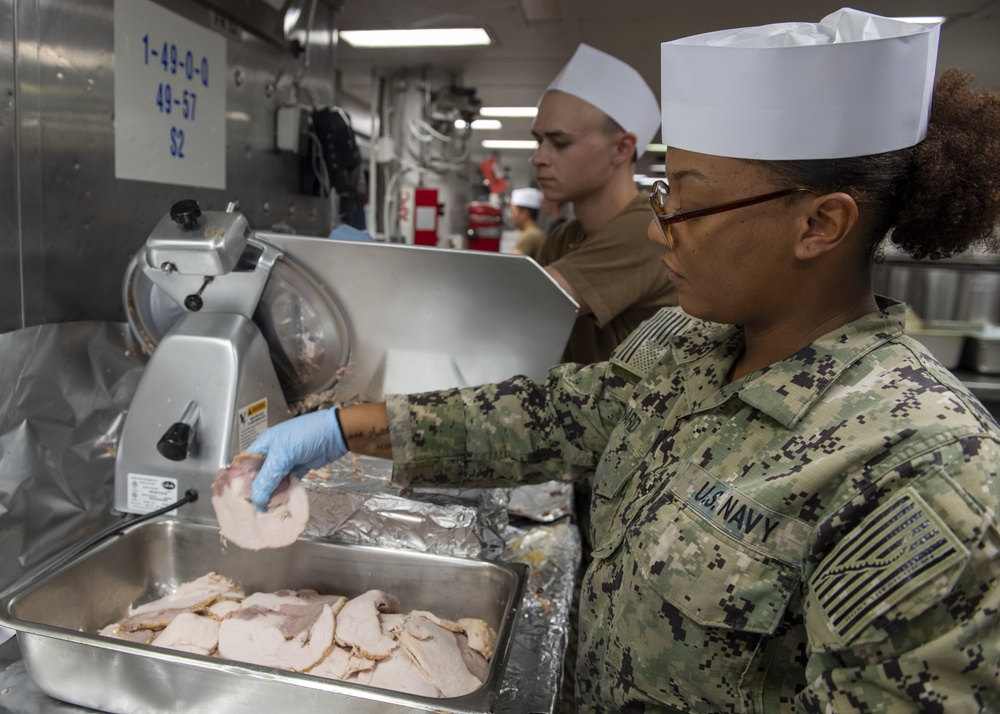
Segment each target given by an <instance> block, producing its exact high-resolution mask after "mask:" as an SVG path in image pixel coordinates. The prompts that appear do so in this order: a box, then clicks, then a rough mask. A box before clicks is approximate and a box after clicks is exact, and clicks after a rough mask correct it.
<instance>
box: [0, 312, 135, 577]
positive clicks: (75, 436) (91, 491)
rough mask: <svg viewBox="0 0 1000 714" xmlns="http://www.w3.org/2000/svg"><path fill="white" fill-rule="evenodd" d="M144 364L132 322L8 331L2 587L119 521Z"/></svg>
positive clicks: (1, 375)
mask: <svg viewBox="0 0 1000 714" xmlns="http://www.w3.org/2000/svg"><path fill="white" fill-rule="evenodd" d="M144 365H145V359H144V357H143V356H142V353H141V352H140V350H139V349H138V347H137V345H136V344H135V343H134V342H133V341H132V339H131V337H130V334H129V331H128V328H127V326H126V325H125V324H117V323H99V322H77V323H67V324H58V325H41V326H38V327H30V328H27V329H24V330H18V331H15V332H10V333H6V334H2V335H0V590H3V589H4V588H6V587H7V586H9V585H10V584H11V583H13V582H14V581H15V580H16V579H18V578H19V577H21V576H22V575H23V574H24V573H25V571H27V570H29V569H31V568H33V567H34V566H37V565H38V564H39V563H41V562H43V561H44V560H46V559H47V558H49V557H50V556H52V555H54V554H56V553H57V552H59V551H60V550H62V549H63V548H64V547H65V546H66V545H68V544H69V543H73V542H76V541H81V540H83V539H84V538H86V537H88V536H91V535H93V534H95V533H97V532H98V531H99V530H101V529H102V528H104V527H105V526H108V525H110V524H111V523H113V522H116V521H118V520H119V518H118V517H117V516H116V515H115V514H113V513H112V512H111V504H112V502H113V501H114V482H113V476H114V459H115V447H116V444H117V442H118V436H119V434H120V431H121V427H122V424H123V422H124V418H125V411H126V409H127V408H128V405H129V402H130V401H131V399H132V394H133V393H134V391H135V386H136V384H138V381H139V377H140V376H141V375H142V370H143V367H144Z"/></svg>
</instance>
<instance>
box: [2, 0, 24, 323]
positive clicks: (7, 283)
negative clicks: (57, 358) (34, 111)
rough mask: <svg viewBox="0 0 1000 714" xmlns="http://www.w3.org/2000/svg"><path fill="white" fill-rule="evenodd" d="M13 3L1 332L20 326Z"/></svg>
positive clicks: (8, 13)
mask: <svg viewBox="0 0 1000 714" xmlns="http://www.w3.org/2000/svg"><path fill="white" fill-rule="evenodd" d="M14 28H15V22H14V0H0V332H7V331H9V330H12V329H14V328H15V327H19V326H20V321H21V246H20V241H19V238H20V232H19V231H18V227H17V226H18V209H17V113H16V111H15V106H16V102H15V92H16V89H17V85H16V82H15V77H14Z"/></svg>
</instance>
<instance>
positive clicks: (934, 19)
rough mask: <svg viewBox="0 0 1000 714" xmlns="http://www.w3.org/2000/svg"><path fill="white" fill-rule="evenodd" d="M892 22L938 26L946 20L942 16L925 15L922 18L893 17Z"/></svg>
mask: <svg viewBox="0 0 1000 714" xmlns="http://www.w3.org/2000/svg"><path fill="white" fill-rule="evenodd" d="M892 19H893V20H900V21H901V22H912V23H913V24H915V25H940V24H941V23H943V22H944V21H945V20H947V19H948V18H947V17H945V16H944V15H926V16H922V17H894V18H892Z"/></svg>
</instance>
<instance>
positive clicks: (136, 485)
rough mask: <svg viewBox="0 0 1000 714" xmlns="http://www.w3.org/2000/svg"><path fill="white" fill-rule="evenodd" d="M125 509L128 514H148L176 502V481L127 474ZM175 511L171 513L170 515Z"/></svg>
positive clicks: (159, 477) (160, 477)
mask: <svg viewBox="0 0 1000 714" xmlns="http://www.w3.org/2000/svg"><path fill="white" fill-rule="evenodd" d="M126 486H127V489H128V495H127V501H126V503H127V509H128V512H129V513H149V512H150V511H155V510H157V509H159V508H163V507H164V506H169V505H170V504H171V503H173V502H174V501H176V500H177V499H178V498H179V496H178V495H177V479H174V478H164V477H162V476H147V475H146V474H129V475H128V480H127V483H126ZM175 513H177V511H176V510H175V511H173V512H171V515H173V514H175Z"/></svg>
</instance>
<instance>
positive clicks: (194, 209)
mask: <svg viewBox="0 0 1000 714" xmlns="http://www.w3.org/2000/svg"><path fill="white" fill-rule="evenodd" d="M170 217H171V218H172V219H174V222H175V223H177V224H179V225H180V226H181V227H182V228H184V230H186V231H190V230H193V229H195V228H197V227H198V219H199V218H201V206H199V205H198V202H197V201H195V200H194V199H193V198H185V199H183V200H180V201H178V202H177V203H175V204H174V205H173V206H171V207H170Z"/></svg>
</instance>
